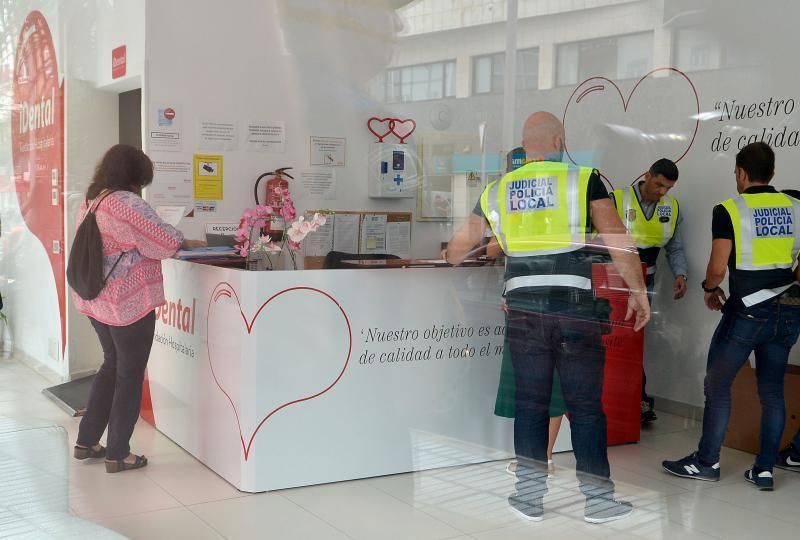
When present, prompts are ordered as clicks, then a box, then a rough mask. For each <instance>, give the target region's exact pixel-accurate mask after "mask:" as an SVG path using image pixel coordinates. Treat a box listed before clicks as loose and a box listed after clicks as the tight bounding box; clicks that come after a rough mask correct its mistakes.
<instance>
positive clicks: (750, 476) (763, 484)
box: [744, 466, 773, 491]
mask: <svg viewBox="0 0 800 540" xmlns="http://www.w3.org/2000/svg"><path fill="white" fill-rule="evenodd" d="M744 479H745V480H747V481H748V482H750V483H751V484H755V485H756V487H757V488H758V490H759V491H772V489H773V479H772V473H771V472H769V471H762V470H761V469H758V468H757V467H755V466H753V467H752V468H750V469H747V470H746V471H744Z"/></svg>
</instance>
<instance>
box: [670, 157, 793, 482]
mask: <svg viewBox="0 0 800 540" xmlns="http://www.w3.org/2000/svg"><path fill="white" fill-rule="evenodd" d="M774 172H775V154H774V153H773V151H772V149H771V148H770V147H769V145H767V144H766V143H761V142H758V143H752V144H749V145H747V146H745V147H744V148H742V150H741V151H740V152H739V153H738V154H737V155H736V168H735V173H736V187H737V191H738V192H739V193H740V195H739V196H738V197H734V198H732V199H728V200H726V201H723V202H722V203H721V204H719V205H717V206H716V207H715V208H714V213H713V221H712V225H711V229H712V237H713V241H712V244H711V256H710V258H709V261H708V270H707V271H706V279H705V281H703V284H702V286H703V290H704V291H705V303H706V306H707V307H708V308H709V309H711V310H715V311H719V310H721V311H722V319H721V320H720V322H719V324H718V325H717V330H716V331H715V332H714V336H713V337H712V338H711V345H710V346H709V350H708V362H707V365H706V379H705V396H706V403H705V411H704V414H703V436H702V438H701V439H700V444H699V447H698V449H697V451H696V452H694V453H693V454H691V455H689V456H687V457H685V458H683V459H680V460H677V461H664V462H663V464H662V465H663V467H664V469H665V470H666V471H667V472H669V473H671V474H674V475H676V476H681V477H684V478H694V479H697V480H706V481H717V480H719V477H720V464H719V453H720V448H721V447H722V441H723V440H724V438H725V432H726V430H727V428H728V420H729V418H730V412H731V385H732V384H733V380H734V378H735V377H736V374H737V373H738V372H739V369H741V367H742V366H743V365H744V363H745V362H747V359H748V357H749V356H750V353H752V352H754V351H755V357H756V378H757V380H758V396H759V399H760V400H761V437H760V441H761V447H760V449H759V453H758V455H757V456H756V461H755V464H754V465H753V466H752V467H751V468H749V469H748V470H747V471H745V479H746V480H747V481H748V482H751V483H753V484H755V486H756V487H757V488H758V489H760V490H765V491H768V490H772V489H773V477H772V469H773V467H774V466H775V463H776V460H777V458H778V445H779V444H780V440H781V436H782V434H783V429H784V425H785V421H786V408H785V404H784V399H783V378H784V374H785V372H786V364H787V362H788V359H789V352H790V350H791V348H792V346H793V345H794V344H795V343H796V342H797V338H798V334H800V264H798V256H799V255H800V200H797V199H795V198H793V197H790V196H789V195H786V194H784V193H779V192H778V191H777V190H776V189H775V188H773V187H772V186H771V185H769V182H770V181H771V180H772V176H773V174H774ZM726 269H729V270H730V279H729V280H728V285H729V287H730V297H728V298H726V296H725V293H724V292H723V291H722V289H721V288H720V285H721V284H722V280H723V279H724V278H725V273H726ZM755 428H756V426H753V429H755Z"/></svg>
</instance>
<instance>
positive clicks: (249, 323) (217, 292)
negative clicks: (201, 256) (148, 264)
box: [206, 282, 353, 461]
mask: <svg viewBox="0 0 800 540" xmlns="http://www.w3.org/2000/svg"><path fill="white" fill-rule="evenodd" d="M299 292H306V293H312V294H316V295H321V296H322V297H323V298H326V299H327V300H330V301H331V302H332V303H333V304H334V305H335V306H336V308H338V310H339V311H340V312H341V314H342V317H343V319H344V322H345V323H346V325H347V343H348V348H347V355H346V356H345V357H344V365H343V366H342V369H341V371H339V372H338V374H337V375H336V377H335V378H334V379H333V380H332V381H331V382H329V383H327V384H326V385H325V387H324V388H322V389H321V390H315V391H313V392H311V393H310V394H308V395H304V396H301V397H297V398H294V399H290V400H289V401H286V402H285V403H282V404H279V405H277V406H275V407H274V408H272V409H271V410H268V411H267V412H266V414H265V415H264V416H263V418H261V420H260V422H259V423H258V425H256V427H255V429H253V432H252V433H251V434H250V435H249V439H247V441H246V442H245V439H246V434H245V433H243V431H242V424H241V419H240V415H239V411H238V410H237V408H236V404H235V402H234V400H233V398H232V397H231V389H230V388H228V389H226V388H224V387H223V384H222V383H221V381H220V373H218V372H217V371H216V370H215V369H214V359H213V356H212V351H211V346H210V341H211V339H210V336H211V334H210V332H211V331H212V328H211V327H210V325H209V321H210V320H211V308H212V307H213V306H214V305H215V304H216V303H217V302H219V301H220V300H221V299H223V298H228V299H232V300H235V302H236V306H235V308H236V309H238V311H239V313H240V315H241V318H242V322H243V323H244V328H245V330H247V334H248V335H251V334H252V333H253V327H254V326H255V324H256V321H257V320H258V318H259V315H261V313H262V312H265V310H266V308H267V306H268V305H269V304H270V302H272V301H273V300H275V299H276V298H279V297H281V296H283V295H285V294H289V293H299ZM206 336H209V338H208V339H207V340H206V349H207V351H208V364H209V367H210V368H211V375H212V377H213V378H214V383H215V384H216V385H217V387H219V389H220V391H222V393H223V394H224V395H225V397H226V398H227V400H228V402H229V403H230V405H231V408H232V409H233V413H234V416H235V417H236V424H237V426H238V428H239V438H240V441H241V444H242V452H243V453H244V459H245V461H247V459H248V458H249V457H250V451H251V449H252V446H253V441H254V440H255V437H256V434H258V431H259V430H260V429H261V427H262V426H263V425H264V424H265V423H266V422H267V420H269V419H270V418H271V417H272V416H273V415H274V414H275V413H277V412H278V411H280V410H283V409H285V408H287V407H289V406H291V405H295V404H298V403H302V402H304V401H309V400H312V399H315V398H318V397H320V396H321V395H323V394H325V393H326V392H328V391H329V390H330V389H331V388H333V387H334V386H335V385H336V384H337V383H338V382H339V381H340V380H341V379H342V376H343V375H344V373H345V371H346V370H347V366H348V365H349V363H350V355H351V354H352V352H353V332H352V328H351V326H350V319H349V318H348V317H347V313H345V311H344V309H343V308H342V306H341V305H340V304H339V302H337V301H336V299H335V298H333V297H332V296H331V295H330V294H328V293H326V292H325V291H322V290H320V289H315V288H313V287H290V288H288V289H284V290H282V291H279V292H277V293H275V294H273V295H272V296H270V297H269V298H268V299H267V300H266V301H264V303H262V304H261V306H260V307H259V308H258V310H256V313H255V315H253V317H252V318H251V319H249V320H248V318H247V316H246V315H245V314H244V311H242V308H241V302H240V301H239V295H238V294H237V293H236V290H235V289H234V288H233V286H232V285H230V284H229V283H226V282H222V283H219V284H217V286H216V287H215V288H214V291H213V292H212V294H211V299H210V300H209V303H208V313H207V317H206Z"/></svg>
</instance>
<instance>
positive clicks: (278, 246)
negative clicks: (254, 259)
mask: <svg viewBox="0 0 800 540" xmlns="http://www.w3.org/2000/svg"><path fill="white" fill-rule="evenodd" d="M275 195H277V196H278V198H279V200H280V202H281V209H280V217H281V218H283V223H284V228H283V232H284V234H283V239H282V240H280V241H278V242H276V241H275V240H274V239H273V238H271V237H270V236H269V235H265V234H259V237H258V238H257V239H255V240H254V239H252V236H253V231H260V230H261V229H262V228H263V227H264V225H266V223H267V222H268V221H270V220H271V219H273V213H274V211H273V209H272V207H271V206H265V205H260V204H259V205H256V206H255V207H254V208H245V210H244V211H243V212H242V216H241V218H240V220H239V229H238V230H237V231H236V235H235V238H236V241H237V242H239V243H238V244H237V245H236V249H237V250H238V252H239V254H240V255H241V256H242V257H248V256H249V255H250V254H251V253H264V254H266V256H267V259H270V255H276V254H278V253H280V252H281V251H283V248H284V246H285V247H287V248H288V252H289V256H290V258H291V261H292V265H293V267H294V268H295V269H297V259H296V253H297V252H298V251H300V248H301V247H302V246H301V242H302V241H303V240H305V238H306V236H308V235H309V234H311V233H312V232H315V231H316V230H318V229H319V228H320V227H322V226H323V225H325V222H326V221H327V218H326V217H325V215H324V214H320V213H315V214H314V217H313V218H312V219H310V220H306V219H305V218H304V217H303V216H300V217H299V218H298V217H297V210H296V209H295V206H294V201H293V200H292V196H291V194H290V193H289V190H288V189H286V188H280V187H276V188H275ZM270 261H271V260H270Z"/></svg>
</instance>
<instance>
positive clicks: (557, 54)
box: [553, 29, 655, 88]
mask: <svg viewBox="0 0 800 540" xmlns="http://www.w3.org/2000/svg"><path fill="white" fill-rule="evenodd" d="M642 35H649V36H651V37H652V47H655V30H653V29H650V30H642V31H640V32H627V33H625V34H613V35H610V36H597V37H593V38H590V39H581V40H578V41H565V42H562V43H556V44H555V62H553V69H554V70H555V73H554V77H553V81H554V83H555V87H556V88H565V87H569V86H575V85H577V84H580V83H581V81H580V80H576V81H575V82H574V83H559V82H558V75H559V73H558V60H559V58H560V56H561V54H562V53H561V47H565V46H567V45H578V65H577V68H578V73H577V79H580V76H581V74H580V70H581V49H580V45H582V44H584V43H592V42H599V41H607V40H611V39H613V40H614V44H615V45H616V51H617V55H618V56H617V58H616V60H617V61H619V41H620V39H621V38H626V37H631V36H642ZM650 53H651V63H652V60H653V58H654V55H655V50H654V49H652V48H651V51H650ZM652 69H653V65H651V66H650V70H652ZM646 74H647V72H645V73H643V74H642V76H644V75H646ZM612 78H613V80H615V81H630V80H637V79H638V78H639V77H617V76H616V74H615V76H614V77H612Z"/></svg>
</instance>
